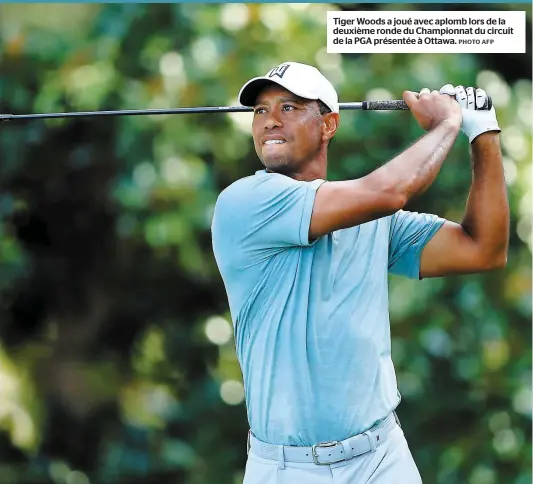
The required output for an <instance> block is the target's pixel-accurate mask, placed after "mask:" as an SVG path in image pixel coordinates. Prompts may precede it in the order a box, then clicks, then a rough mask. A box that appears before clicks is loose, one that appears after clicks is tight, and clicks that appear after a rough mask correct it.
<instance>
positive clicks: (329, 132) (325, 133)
mask: <svg viewBox="0 0 533 484" xmlns="http://www.w3.org/2000/svg"><path fill="white" fill-rule="evenodd" d="M322 119H323V122H324V127H323V129H322V139H323V140H324V141H327V142H329V141H330V140H331V139H332V138H333V136H335V133H336V132H337V128H338V127H339V123H340V120H341V119H340V116H339V113H327V114H325V115H324V116H323V118H322Z"/></svg>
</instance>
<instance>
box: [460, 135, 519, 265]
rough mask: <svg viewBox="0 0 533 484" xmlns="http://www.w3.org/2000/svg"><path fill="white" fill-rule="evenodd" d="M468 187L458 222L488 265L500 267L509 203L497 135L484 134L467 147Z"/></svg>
mask: <svg viewBox="0 0 533 484" xmlns="http://www.w3.org/2000/svg"><path fill="white" fill-rule="evenodd" d="M471 156H472V186H471V188H470V193H469V196H468V201H467V204H466V213H465V216H464V219H463V221H462V223H461V225H462V226H463V228H464V230H465V232H466V233H468V235H469V236H470V237H471V238H472V240H473V241H474V242H475V243H476V244H478V246H479V247H480V249H481V251H482V253H483V254H484V255H485V256H486V258H487V261H488V262H492V263H495V264H496V265H500V264H504V263H505V261H506V259H507V249H508V245H509V203H508V200H507V189H506V186H505V179H504V173H503V165H502V154H501V148H500V139H499V135H498V133H493V132H490V133H484V134H482V135H480V136H479V137H478V138H476V139H475V140H474V142H473V143H472V145H471Z"/></svg>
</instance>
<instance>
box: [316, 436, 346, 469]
mask: <svg viewBox="0 0 533 484" xmlns="http://www.w3.org/2000/svg"><path fill="white" fill-rule="evenodd" d="M337 445H339V441H338V440H332V441H331V442H320V443H319V444H315V445H313V446H312V447H311V454H312V455H313V462H314V463H315V464H316V465H317V466H326V465H329V464H336V463H337V462H341V461H343V460H345V459H344V457H342V458H341V459H338V460H334V461H329V462H319V461H318V459H319V457H320V456H319V455H318V453H317V451H316V449H319V448H320V449H324V448H328V447H337Z"/></svg>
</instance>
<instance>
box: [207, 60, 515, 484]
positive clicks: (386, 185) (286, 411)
mask: <svg viewBox="0 0 533 484" xmlns="http://www.w3.org/2000/svg"><path fill="white" fill-rule="evenodd" d="M486 98H487V95H486V93H485V92H484V91H483V90H481V89H474V88H470V87H469V88H466V89H465V88H463V87H462V86H458V87H454V86H452V85H450V84H447V85H445V86H444V87H442V89H441V90H440V91H430V90H429V89H422V90H421V91H420V93H414V92H411V91H406V92H404V93H403V99H404V100H405V102H406V103H407V105H408V106H409V108H410V110H411V113H412V114H413V116H414V118H415V119H416V121H417V122H418V123H419V124H420V126H421V127H422V128H423V129H424V130H426V131H427V133H426V134H425V135H424V136H423V137H421V138H420V139H419V140H418V141H416V142H415V143H413V144H412V145H411V146H410V147H409V148H407V149H406V150H405V151H404V152H403V153H401V154H399V155H398V156H396V157H395V158H394V159H392V160H390V161H389V162H388V163H386V164H384V165H383V166H381V167H380V168H378V169H376V170H375V171H373V172H371V173H370V174H368V175H367V176H364V177H363V178H360V179H356V180H346V181H339V182H327V181H325V180H326V178H327V163H328V156H327V155H328V143H329V142H330V140H331V139H332V138H333V137H334V136H335V132H336V130H337V128H338V126H339V114H338V113H339V109H338V97H337V93H336V91H335V89H334V87H333V86H332V85H331V83H330V82H329V81H328V80H327V79H326V78H325V77H324V76H323V75H322V74H321V73H320V72H319V71H318V70H317V69H316V68H314V67H311V66H307V65H304V64H299V63H295V62H286V63H283V64H281V65H279V66H277V67H275V68H274V69H272V70H271V71H270V72H269V73H267V74H266V75H265V76H263V77H258V78H254V79H252V80H250V81H248V82H247V83H246V84H245V85H244V86H243V88H242V89H241V92H240V95H239V101H240V102H241V103H242V104H243V105H245V106H253V107H254V118H253V125H252V131H253V140H254V144H255V149H256V151H257V155H258V157H259V159H260V160H261V162H262V163H263V165H264V167H265V169H264V170H261V171H258V172H256V173H255V174H254V175H252V176H248V177H246V178H243V179H241V180H238V181H236V182H235V183H233V184H232V185H230V186H229V187H228V188H226V189H225V190H224V191H223V192H222V193H221V194H220V196H219V198H218V200H217V204H216V208H215V213H214V217H213V222H212V236H213V249H214V254H215V257H216V261H217V264H218V266H219V269H220V272H221V275H222V278H223V280H224V284H225V287H226V291H227V295H228V299H229V306H230V310H231V315H232V319H233V323H234V328H235V340H236V348H237V356H238V359H239V362H240V365H241V367H242V372H243V379H244V384H245V394H246V405H247V412H248V419H249V425H250V434H249V453H248V461H247V465H246V472H245V477H244V484H259V483H261V484H323V483H324V484H325V483H335V484H355V483H357V484H359V483H379V484H400V483H405V484H414V483H420V482H421V477H420V474H419V472H418V469H417V467H416V465H415V463H414V461H413V458H412V456H411V453H410V450H409V447H408V445H407V442H406V440H405V437H404V434H403V431H402V429H401V427H400V426H399V423H398V421H397V418H396V414H395V413H394V410H395V408H396V406H397V405H398V404H399V401H400V396H399V393H398V389H397V384H396V377H395V373H394V367H393V363H392V360H391V341H390V328H389V314H388V298H387V273H388V272H391V273H394V274H399V275H403V276H406V277H410V278H414V279H421V278H426V277H439V276H445V275H448V274H466V273H475V272H481V271H486V270H491V269H495V268H501V267H503V266H505V263H506V258H507V247H508V239H509V209H508V202H507V195H506V188H505V183H504V177H503V168H502V160H501V151H500V144H499V135H498V132H499V131H500V128H499V127H498V123H497V120H496V114H495V110H494V108H493V107H492V108H491V109H490V110H486V109H485V110H481V109H479V108H480V107H481V106H483V105H484V104H485V101H486ZM476 108H478V109H476ZM459 131H462V132H463V133H465V134H466V135H467V136H468V138H469V140H470V143H471V162H472V167H473V179H472V185H471V189H470V195H469V197H468V201H467V203H466V211H465V216H464V219H463V221H462V222H461V224H457V223H454V222H451V221H447V220H444V219H442V218H439V217H438V216H436V215H430V214H418V213H412V212H408V211H404V210H403V209H404V207H405V205H406V203H407V202H408V201H409V200H410V199H411V198H412V197H414V196H415V195H417V194H420V193H421V192H423V191H424V190H425V189H427V188H428V187H429V186H430V185H431V183H432V182H433V181H434V180H435V177H436V176H437V174H438V172H439V169H440V167H441V166H442V164H443V162H444V160H445V159H446V156H447V154H448V152H449V151H450V149H451V147H452V145H453V143H454V141H455V139H456V137H457V136H458V133H459ZM465 169H466V167H465Z"/></svg>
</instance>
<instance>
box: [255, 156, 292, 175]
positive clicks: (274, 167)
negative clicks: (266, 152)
mask: <svg viewBox="0 0 533 484" xmlns="http://www.w3.org/2000/svg"><path fill="white" fill-rule="evenodd" d="M261 161H262V163H263V166H264V167H265V168H266V169H267V170H268V171H273V172H275V173H281V174H287V173H290V171H291V170H290V163H289V162H287V161H286V160H283V159H279V158H277V159H268V158H263V159H262V160H261Z"/></svg>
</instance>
